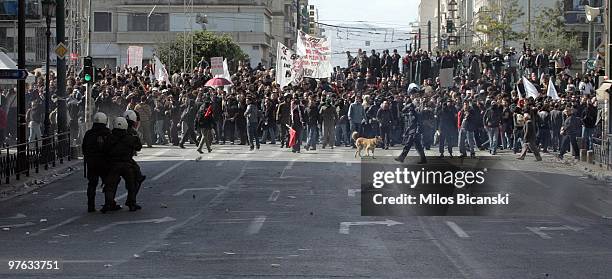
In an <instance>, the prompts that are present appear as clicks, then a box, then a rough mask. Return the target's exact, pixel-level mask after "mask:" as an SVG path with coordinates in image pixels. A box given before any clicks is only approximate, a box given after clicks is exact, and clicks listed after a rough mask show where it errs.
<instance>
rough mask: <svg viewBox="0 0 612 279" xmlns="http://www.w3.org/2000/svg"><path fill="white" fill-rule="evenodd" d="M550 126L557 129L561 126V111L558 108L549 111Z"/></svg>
mask: <svg viewBox="0 0 612 279" xmlns="http://www.w3.org/2000/svg"><path fill="white" fill-rule="evenodd" d="M550 126H551V128H552V129H553V130H555V131H559V129H561V126H563V113H562V112H561V111H560V110H558V109H553V110H551V111H550Z"/></svg>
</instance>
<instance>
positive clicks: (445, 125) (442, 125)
mask: <svg viewBox="0 0 612 279" xmlns="http://www.w3.org/2000/svg"><path fill="white" fill-rule="evenodd" d="M436 116H437V117H436V127H437V129H438V130H440V131H441V132H447V133H448V132H453V131H457V127H455V123H457V109H456V108H455V107H454V106H446V105H443V106H440V107H439V108H438V110H437V111H436Z"/></svg>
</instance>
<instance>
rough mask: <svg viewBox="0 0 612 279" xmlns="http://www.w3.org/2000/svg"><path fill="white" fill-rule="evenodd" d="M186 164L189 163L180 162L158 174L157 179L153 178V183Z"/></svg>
mask: <svg viewBox="0 0 612 279" xmlns="http://www.w3.org/2000/svg"><path fill="white" fill-rule="evenodd" d="M184 163H187V161H180V162H178V163H176V164H174V165H172V166H171V167H169V168H168V169H166V170H165V171H162V172H161V173H160V174H158V175H156V176H155V177H153V179H151V181H156V180H158V179H160V178H161V177H162V176H164V175H166V174H168V173H169V172H171V171H173V170H174V169H176V168H178V167H180V166H181V165H182V164H184Z"/></svg>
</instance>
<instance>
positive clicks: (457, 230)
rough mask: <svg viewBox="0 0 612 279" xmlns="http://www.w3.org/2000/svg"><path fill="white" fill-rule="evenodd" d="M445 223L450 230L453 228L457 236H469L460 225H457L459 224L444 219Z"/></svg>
mask: <svg viewBox="0 0 612 279" xmlns="http://www.w3.org/2000/svg"><path fill="white" fill-rule="evenodd" d="M446 225H447V226H449V227H450V228H451V230H453V231H454V232H455V234H456V235H457V236H458V237H461V238H468V237H470V236H469V235H468V234H467V233H466V232H465V231H464V230H463V229H462V228H461V227H459V225H457V223H455V222H451V221H446Z"/></svg>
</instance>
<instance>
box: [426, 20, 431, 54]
mask: <svg viewBox="0 0 612 279" xmlns="http://www.w3.org/2000/svg"><path fill="white" fill-rule="evenodd" d="M427 51H428V52H431V20H428V21H427Z"/></svg>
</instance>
